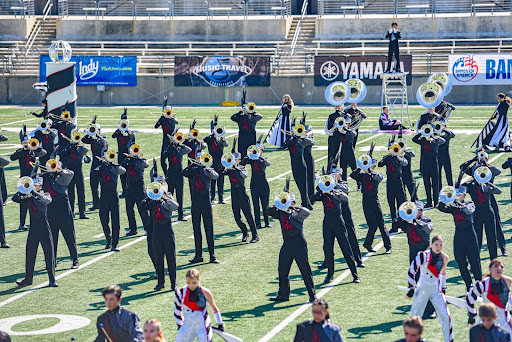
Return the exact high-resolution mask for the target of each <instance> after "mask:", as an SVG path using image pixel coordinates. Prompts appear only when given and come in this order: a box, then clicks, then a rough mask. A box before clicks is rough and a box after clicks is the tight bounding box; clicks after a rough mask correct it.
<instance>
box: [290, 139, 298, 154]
mask: <svg viewBox="0 0 512 342" xmlns="http://www.w3.org/2000/svg"><path fill="white" fill-rule="evenodd" d="M290 152H291V153H297V152H298V151H297V148H296V147H295V140H292V141H291V142H290Z"/></svg>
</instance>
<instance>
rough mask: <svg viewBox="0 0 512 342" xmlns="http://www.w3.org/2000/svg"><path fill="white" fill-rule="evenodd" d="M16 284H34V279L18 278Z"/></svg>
mask: <svg viewBox="0 0 512 342" xmlns="http://www.w3.org/2000/svg"><path fill="white" fill-rule="evenodd" d="M16 284H17V285H18V286H29V285H32V280H27V279H22V280H16Z"/></svg>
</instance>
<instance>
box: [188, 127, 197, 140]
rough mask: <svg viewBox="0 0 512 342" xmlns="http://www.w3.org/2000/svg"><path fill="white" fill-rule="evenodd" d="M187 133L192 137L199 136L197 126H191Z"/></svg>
mask: <svg viewBox="0 0 512 342" xmlns="http://www.w3.org/2000/svg"><path fill="white" fill-rule="evenodd" d="M189 134H190V137H191V138H192V139H197V138H199V130H198V129H197V128H192V129H191V130H190V133H189Z"/></svg>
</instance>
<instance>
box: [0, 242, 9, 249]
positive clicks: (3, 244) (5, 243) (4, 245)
mask: <svg viewBox="0 0 512 342" xmlns="http://www.w3.org/2000/svg"><path fill="white" fill-rule="evenodd" d="M0 248H11V246H9V244H8V243H7V242H4V243H2V244H1V245H0Z"/></svg>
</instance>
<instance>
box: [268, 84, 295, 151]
mask: <svg viewBox="0 0 512 342" xmlns="http://www.w3.org/2000/svg"><path fill="white" fill-rule="evenodd" d="M292 111H293V100H292V98H291V96H290V95H288V94H284V95H283V103H282V105H281V109H280V111H279V114H278V115H277V117H276V119H275V120H274V123H273V124H272V127H270V130H269V132H268V134H267V138H266V139H267V142H268V143H269V144H270V145H274V146H277V147H278V148H283V147H284V143H285V142H286V140H287V139H288V138H287V137H286V134H285V133H284V132H283V130H284V131H285V132H290V131H291V121H290V113H291V112H292Z"/></svg>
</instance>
